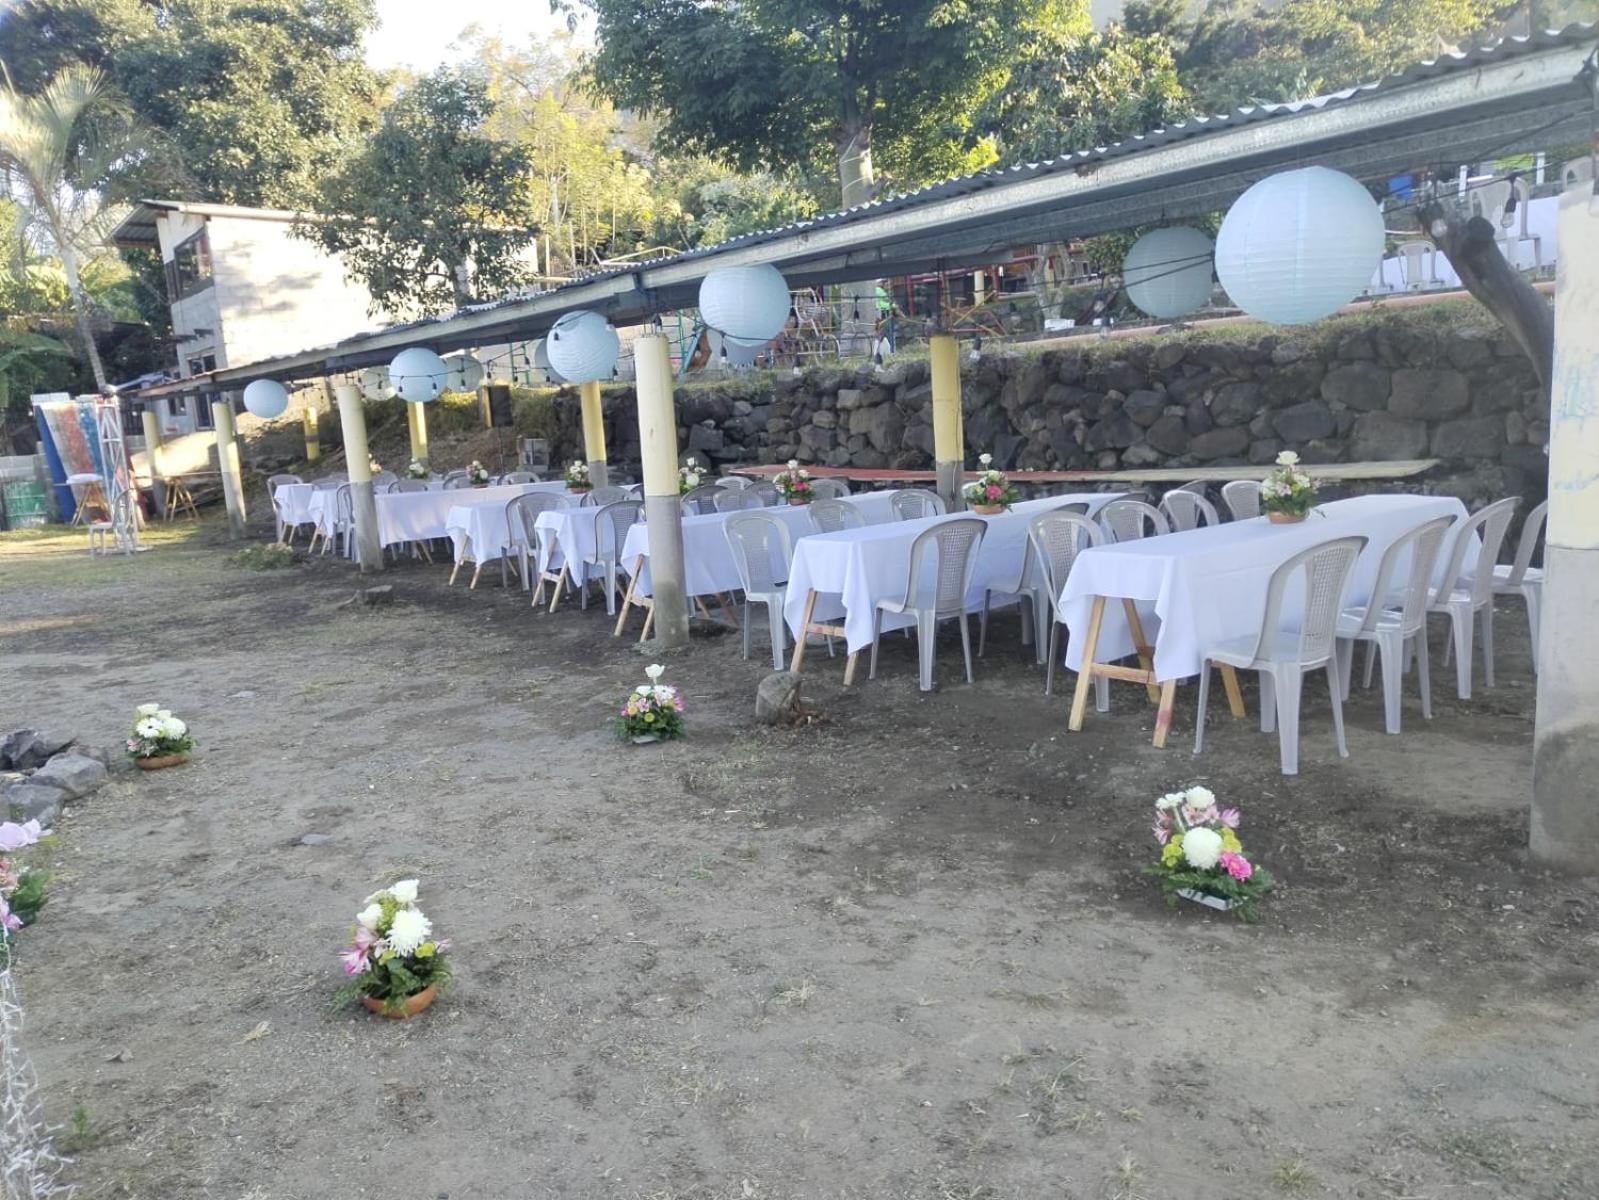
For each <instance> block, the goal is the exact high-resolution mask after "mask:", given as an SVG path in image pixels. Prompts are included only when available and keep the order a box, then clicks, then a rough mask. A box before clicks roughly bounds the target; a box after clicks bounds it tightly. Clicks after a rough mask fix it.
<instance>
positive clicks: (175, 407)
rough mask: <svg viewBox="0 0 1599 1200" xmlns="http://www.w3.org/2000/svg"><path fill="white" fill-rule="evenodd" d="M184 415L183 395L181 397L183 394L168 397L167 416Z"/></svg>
mask: <svg viewBox="0 0 1599 1200" xmlns="http://www.w3.org/2000/svg"><path fill="white" fill-rule="evenodd" d="M182 415H183V397H181V396H168V397H167V416H169V417H181V416H182Z"/></svg>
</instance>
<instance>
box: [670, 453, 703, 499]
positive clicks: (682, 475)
mask: <svg viewBox="0 0 1599 1200" xmlns="http://www.w3.org/2000/svg"><path fill="white" fill-rule="evenodd" d="M704 482H705V472H704V471H702V470H701V469H700V464H699V460H698V459H694V458H688V459H684V460H683V465H682V466H681V467H679V468H678V469H677V494H678V495H679V496H683V495H687V494H688V493H689V492H692V491H693V490H694V489H695V488H697V487H699V486H700V484H702V483H704Z"/></svg>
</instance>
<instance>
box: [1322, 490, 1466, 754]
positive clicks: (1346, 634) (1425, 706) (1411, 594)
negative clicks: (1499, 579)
mask: <svg viewBox="0 0 1599 1200" xmlns="http://www.w3.org/2000/svg"><path fill="white" fill-rule="evenodd" d="M1453 522H1454V518H1453V517H1435V518H1434V519H1433V520H1431V521H1424V522H1423V523H1422V524H1420V525H1418V526H1416V527H1415V528H1414V529H1412V530H1411V531H1410V532H1408V533H1405V534H1403V535H1401V536H1400V537H1398V538H1395V539H1394V541H1393V542H1392V543H1390V544H1389V546H1388V549H1386V550H1384V551H1383V555H1382V561H1381V562H1380V563H1378V564H1377V578H1376V580H1375V581H1374V582H1373V584H1372V588H1371V596H1370V598H1369V599H1368V600H1367V601H1366V603H1365V604H1364V605H1356V606H1354V607H1351V608H1346V609H1344V611H1343V612H1342V613H1341V614H1340V615H1339V617H1338V654H1339V658H1338V675H1339V678H1340V680H1341V681H1342V683H1343V685H1344V692H1343V695H1344V699H1345V700H1347V699H1349V681H1350V679H1351V677H1352V676H1353V674H1354V665H1355V643H1356V642H1365V643H1366V647H1367V650H1366V679H1365V686H1367V687H1370V686H1371V666H1372V658H1373V657H1374V656H1375V655H1381V657H1382V705H1383V718H1384V723H1385V727H1386V728H1387V730H1388V732H1389V733H1398V732H1399V722H1400V709H1401V707H1402V705H1401V703H1400V692H1401V690H1402V688H1403V686H1404V672H1405V666H1406V664H1407V663H1409V661H1410V652H1411V651H1412V650H1414V651H1415V652H1416V662H1417V671H1416V673H1417V675H1418V676H1419V677H1420V680H1421V715H1422V717H1424V718H1425V719H1427V720H1429V721H1430V720H1432V677H1431V673H1430V671H1429V669H1428V653H1427V650H1428V647H1427V600H1428V596H1429V593H1430V591H1431V589H1432V573H1433V570H1434V569H1435V568H1436V567H1437V565H1438V553H1439V551H1440V550H1442V549H1443V544H1444V534H1445V533H1446V532H1447V531H1448V529H1449V526H1450V525H1451V524H1452V523H1453ZM1401 562H1403V563H1405V564H1406V569H1405V575H1404V577H1403V578H1400V577H1399V568H1400V563H1401ZM1396 602H1397V606H1396Z"/></svg>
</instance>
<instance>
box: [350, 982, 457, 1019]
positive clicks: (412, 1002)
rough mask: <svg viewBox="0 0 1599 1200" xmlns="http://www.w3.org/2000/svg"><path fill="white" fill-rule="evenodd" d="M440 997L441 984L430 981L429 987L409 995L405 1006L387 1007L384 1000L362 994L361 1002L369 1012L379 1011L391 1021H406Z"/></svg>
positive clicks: (380, 1014) (379, 1014) (379, 1013)
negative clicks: (384, 1005)
mask: <svg viewBox="0 0 1599 1200" xmlns="http://www.w3.org/2000/svg"><path fill="white" fill-rule="evenodd" d="M438 998H439V985H438V984H436V983H430V984H428V985H427V987H425V988H423V989H422V990H421V991H420V992H418V993H416V995H414V996H407V997H406V998H405V1006H404V1007H403V1008H398V1009H392V1010H391V1009H386V1008H384V1007H383V1001H381V1000H374V999H373V998H372V997H371V996H362V997H361V1003H362V1005H364V1006H365V1008H366V1010H367V1012H374V1013H377V1014H378V1016H380V1017H387V1018H388V1019H389V1020H391V1021H404V1020H406V1019H407V1018H409V1017H414V1016H416V1014H417V1013H419V1012H421V1011H422V1010H423V1009H424V1008H426V1007H427V1006H428V1005H430V1004H432V1003H433V1001H435V1000H437V999H438Z"/></svg>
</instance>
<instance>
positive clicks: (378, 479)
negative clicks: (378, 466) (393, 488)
mask: <svg viewBox="0 0 1599 1200" xmlns="http://www.w3.org/2000/svg"><path fill="white" fill-rule="evenodd" d="M399 478H400V477H399V476H398V475H396V474H395V473H394V472H393V471H379V472H378V473H377V474H376V475H374V476H372V486H373V487H376V488H385V487H388V486H389V484H391V483H394V482H395V481H396V480H398V479H399Z"/></svg>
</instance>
